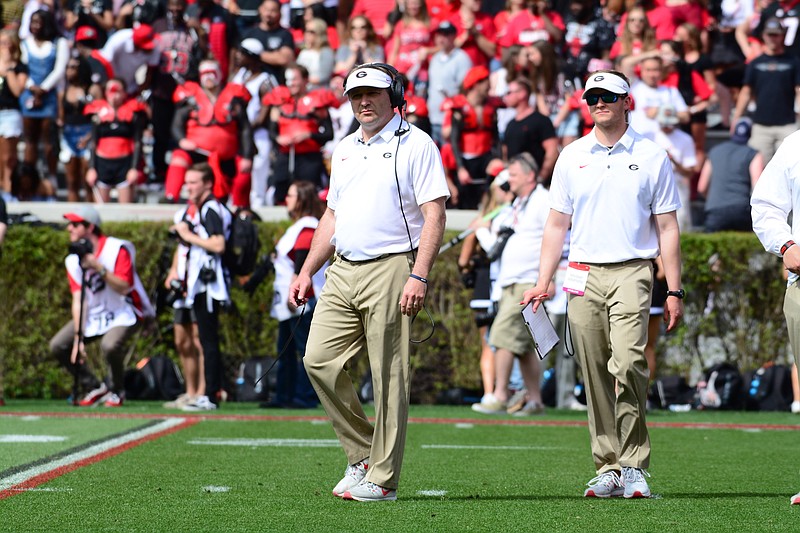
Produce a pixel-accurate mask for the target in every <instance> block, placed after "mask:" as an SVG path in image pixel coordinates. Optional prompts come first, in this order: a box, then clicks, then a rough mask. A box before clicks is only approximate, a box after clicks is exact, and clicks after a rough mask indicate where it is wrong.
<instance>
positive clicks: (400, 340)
mask: <svg viewBox="0 0 800 533" xmlns="http://www.w3.org/2000/svg"><path fill="white" fill-rule="evenodd" d="M410 272H411V256H410V254H398V255H391V256H388V257H385V258H382V259H379V260H375V261H369V262H364V263H349V262H345V261H343V260H337V261H335V262H334V263H333V265H331V267H330V268H328V270H327V271H326V280H325V287H324V289H323V290H322V294H321V295H320V299H319V302H318V303H317V307H316V309H315V310H314V319H313V320H312V322H311V330H310V331H309V335H308V345H307V346H306V355H305V357H304V359H303V362H304V364H305V367H306V370H307V372H308V377H309V378H310V380H311V383H312V384H313V385H314V389H315V390H316V391H317V395H318V396H319V400H320V403H322V406H323V407H325V411H326V412H327V413H328V416H329V417H330V418H331V423H332V424H333V429H334V431H336V435H337V436H338V437H339V441H340V442H341V443H342V447H343V448H344V452H345V454H346V455H347V462H348V463H349V464H353V463H357V462H358V461H360V460H362V459H364V458H366V457H369V458H370V463H369V471H368V472H367V477H366V479H367V480H368V481H371V482H373V483H375V484H377V485H380V486H382V487H385V488H388V489H395V488H397V484H398V481H399V479H400V468H401V466H402V463H403V451H404V448H405V440H406V426H407V425H408V402H409V396H410V372H409V340H410V339H409V335H410V326H411V318H410V317H407V316H403V315H402V314H401V313H400V304H399V302H400V297H401V296H402V293H403V287H404V286H405V284H406V282H407V281H408V275H409V273H410ZM365 349H366V351H367V354H368V357H369V365H370V368H371V369H372V386H373V390H374V394H375V427H374V428H373V426H372V425H371V424H370V423H369V420H368V419H367V415H366V414H365V413H364V410H363V409H362V407H361V402H360V401H359V399H358V395H357V393H356V390H355V388H354V387H353V382H352V379H351V377H350V375H349V374H348V373H347V371H346V370H345V366H346V365H347V363H348V362H349V361H350V360H351V359H353V358H354V357H356V356H357V355H358V354H360V353H361V352H363V351H364V350H365Z"/></svg>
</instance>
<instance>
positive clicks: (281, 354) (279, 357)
mask: <svg viewBox="0 0 800 533" xmlns="http://www.w3.org/2000/svg"><path fill="white" fill-rule="evenodd" d="M305 312H306V304H303V307H301V308H300V316H299V317H297V321H296V322H295V323H294V327H293V328H292V331H291V333H289V338H288V339H287V340H286V344H284V345H283V348H281V351H280V352H278V356H277V357H276V358H275V360H274V361H273V362H272V364H271V365H269V368H268V369H267V371H266V372H264V373H263V374H262V375H261V377H260V378H258V379H257V380H256V382H255V385H258V384H259V383H260V382H261V380H262V379H264V378H265V377H267V374H269V372H270V370H272V369H273V368H275V365H276V364H278V361H280V360H281V357H282V356H283V354H284V353H285V352H286V348H288V347H289V344H290V343H291V342H292V341H293V340H294V333H295V331H297V327H298V326H299V325H300V321H301V320H303V315H304V314H305Z"/></svg>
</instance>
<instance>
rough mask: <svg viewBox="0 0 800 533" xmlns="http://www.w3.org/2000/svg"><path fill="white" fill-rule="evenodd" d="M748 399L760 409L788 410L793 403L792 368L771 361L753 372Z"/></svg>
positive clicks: (755, 407)
mask: <svg viewBox="0 0 800 533" xmlns="http://www.w3.org/2000/svg"><path fill="white" fill-rule="evenodd" d="M747 385H748V390H747V399H748V403H749V404H750V406H751V407H752V408H754V409H757V410H759V411H788V410H789V408H790V407H791V405H792V378H791V369H790V368H789V367H787V366H785V365H776V364H775V363H772V362H769V363H766V364H765V365H764V366H762V367H761V368H759V369H758V370H756V371H755V372H754V373H753V376H752V377H751V378H750V381H749V382H748V384H747Z"/></svg>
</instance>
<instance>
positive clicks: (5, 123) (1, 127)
mask: <svg viewBox="0 0 800 533" xmlns="http://www.w3.org/2000/svg"><path fill="white" fill-rule="evenodd" d="M20 136H22V113H20V112H19V111H17V110H16V109H0V137H3V138H4V139H10V138H12V137H20Z"/></svg>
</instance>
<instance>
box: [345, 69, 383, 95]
mask: <svg viewBox="0 0 800 533" xmlns="http://www.w3.org/2000/svg"><path fill="white" fill-rule="evenodd" d="M391 85H392V77H391V76H389V74H387V73H386V72H384V71H382V70H379V69H377V68H372V67H364V68H360V69H357V70H354V71H353V72H351V73H350V75H349V76H347V81H346V82H345V84H344V94H347V93H348V92H349V91H351V90H353V89H357V88H358V87H375V88H376V89H388V88H389V87H390V86H391Z"/></svg>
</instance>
